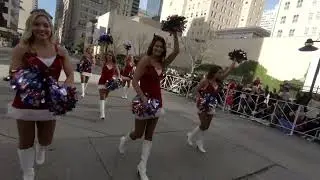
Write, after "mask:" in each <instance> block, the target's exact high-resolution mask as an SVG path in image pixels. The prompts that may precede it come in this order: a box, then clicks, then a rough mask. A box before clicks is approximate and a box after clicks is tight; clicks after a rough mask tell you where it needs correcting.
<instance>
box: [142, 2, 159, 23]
mask: <svg viewBox="0 0 320 180" xmlns="http://www.w3.org/2000/svg"><path fill="white" fill-rule="evenodd" d="M162 4H163V0H148V3H147V9H146V11H147V16H148V17H150V18H154V17H156V18H159V20H160V15H161V9H162Z"/></svg>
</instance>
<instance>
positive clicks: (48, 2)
mask: <svg viewBox="0 0 320 180" xmlns="http://www.w3.org/2000/svg"><path fill="white" fill-rule="evenodd" d="M38 2H39V8H41V9H45V10H47V11H48V12H49V13H50V14H51V16H52V17H54V14H55V9H56V0H39V1H38ZM278 2H279V0H266V6H265V9H272V8H274V6H275V5H276V4H277V3H278ZM140 8H141V9H146V8H147V0H140Z"/></svg>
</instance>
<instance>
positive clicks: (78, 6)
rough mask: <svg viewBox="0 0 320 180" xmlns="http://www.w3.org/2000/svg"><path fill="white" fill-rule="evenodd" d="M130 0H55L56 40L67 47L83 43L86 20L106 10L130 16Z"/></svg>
mask: <svg viewBox="0 0 320 180" xmlns="http://www.w3.org/2000/svg"><path fill="white" fill-rule="evenodd" d="M132 5H133V1H132V0H57V4H56V6H57V8H56V9H57V13H56V17H55V29H56V31H57V33H56V37H57V38H58V42H59V43H61V44H63V45H65V46H66V47H67V48H76V47H77V46H79V45H81V44H82V43H83V39H84V37H85V29H86V24H87V22H90V21H92V20H95V19H96V17H98V16H100V15H102V14H105V13H106V12H110V11H112V12H114V13H115V14H118V15H122V16H131V14H132Z"/></svg>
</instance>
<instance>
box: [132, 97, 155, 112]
mask: <svg viewBox="0 0 320 180" xmlns="http://www.w3.org/2000/svg"><path fill="white" fill-rule="evenodd" d="M159 109H160V101H159V100H157V99H152V98H149V99H148V102H147V104H144V103H143V102H142V100H141V98H140V97H139V96H137V97H135V98H134V99H133V100H132V112H133V113H134V114H135V115H137V116H139V117H146V116H155V115H156V113H157V112H158V111H159Z"/></svg>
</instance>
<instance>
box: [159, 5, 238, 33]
mask: <svg viewBox="0 0 320 180" xmlns="http://www.w3.org/2000/svg"><path fill="white" fill-rule="evenodd" d="M241 7H242V2H241V1H231V0H227V1H226V0H206V1H204V0H193V1H189V0H164V2H163V8H162V13H161V20H164V19H166V18H167V17H168V16H169V15H173V14H178V15H183V16H185V17H186V18H187V21H188V22H187V27H186V30H185V31H184V34H183V35H187V36H189V37H191V38H197V39H207V38H209V36H212V35H213V32H214V31H217V30H221V29H226V28H235V27H238V25H239V17H240V13H241Z"/></svg>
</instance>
